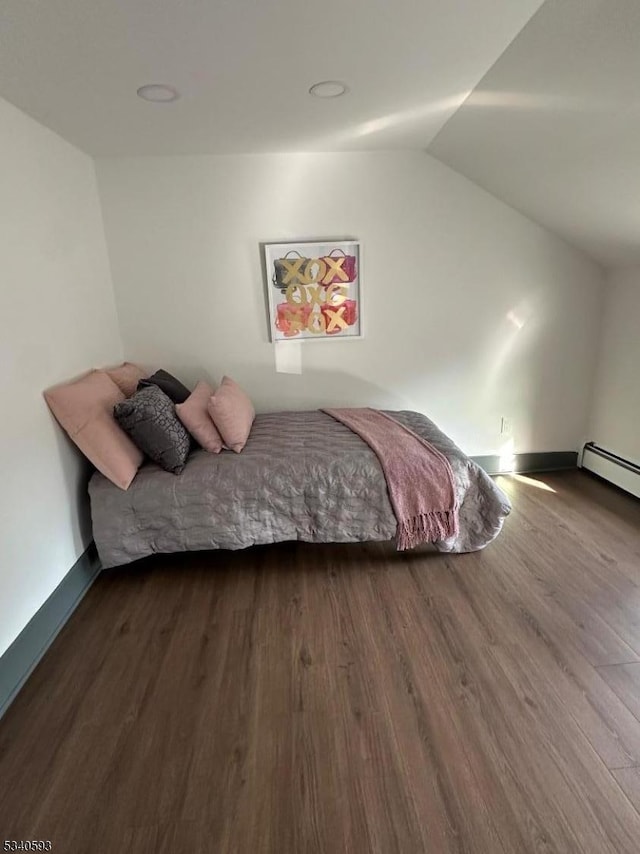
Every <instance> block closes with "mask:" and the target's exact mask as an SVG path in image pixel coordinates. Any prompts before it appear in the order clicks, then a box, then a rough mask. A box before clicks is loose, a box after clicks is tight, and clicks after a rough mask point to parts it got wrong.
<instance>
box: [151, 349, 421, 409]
mask: <svg viewBox="0 0 640 854" xmlns="http://www.w3.org/2000/svg"><path fill="white" fill-rule="evenodd" d="M285 346H286V345H285ZM303 346H304V345H303ZM321 346H322V345H321ZM327 346H330V345H327ZM174 369H175V373H176V375H177V376H178V377H180V379H184V381H185V382H186V383H187V385H189V386H190V387H191V388H193V386H194V385H195V383H196V382H197V381H198V380H200V379H206V380H208V381H209V382H210V383H211V384H212V385H214V386H215V385H216V384H217V383H218V382H219V381H220V380H221V379H222V375H221V374H220V375H218V374H212V373H211V366H210V365H208V366H203V365H202V366H198V367H195V368H194V366H193V365H190V366H189V367H187V366H177V365H176V366H174V368H172V366H171V365H169V366H168V367H167V370H169V371H172V372H173V370H174ZM229 375H230V376H232V377H233V379H234V380H236V382H238V383H239V384H240V385H241V386H242V387H243V388H244V389H245V390H246V392H247V394H248V395H249V397H251V400H252V401H253V404H254V406H255V408H256V411H257V412H275V411H278V410H283V409H284V410H287V409H288V410H296V409H317V408H319V407H323V406H374V407H378V408H381V409H384V408H387V409H411V408H412V407H411V406H410V401H409V400H408V398H406V397H403V396H401V395H399V394H397V393H396V392H395V391H391V390H390V389H388V388H386V389H385V388H382V386H379V385H376V384H375V383H371V382H369V381H367V380H364V379H362V378H360V377H358V376H355V375H354V374H350V373H347V372H346V371H319V370H316V369H314V368H307V367H305V369H304V373H302V374H289V373H278V372H277V371H276V370H275V369H274V366H273V363H271V364H269V365H267V364H257V363H248V362H235V363H234V365H233V367H232V368H231V369H230V370H229ZM274 401H277V403H274Z"/></svg>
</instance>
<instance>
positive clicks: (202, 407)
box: [176, 381, 222, 454]
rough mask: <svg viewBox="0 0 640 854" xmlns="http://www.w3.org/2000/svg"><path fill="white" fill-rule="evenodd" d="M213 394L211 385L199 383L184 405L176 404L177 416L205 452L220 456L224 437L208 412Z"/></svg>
mask: <svg viewBox="0 0 640 854" xmlns="http://www.w3.org/2000/svg"><path fill="white" fill-rule="evenodd" d="M213 393H214V391H213V389H212V388H211V386H210V385H209V383H205V382H202V381H201V382H199V383H198V384H197V385H196V387H195V388H194V390H193V391H192V392H191V394H190V395H189V397H188V398H187V399H186V400H185V402H184V403H178V404H176V415H177V416H178V418H179V419H180V421H182V423H183V424H184V426H185V427H186V428H187V430H188V431H189V433H191V435H192V436H193V438H194V439H195V440H196V442H198V444H199V445H201V446H202V447H203V448H204V449H205V451H209V453H211V454H219V453H220V451H221V450H222V437H221V436H220V433H218V431H217V429H216V425H215V424H214V423H213V421H212V420H211V417H210V415H209V412H208V410H207V404H208V403H209V398H210V397H211V395H212V394H213Z"/></svg>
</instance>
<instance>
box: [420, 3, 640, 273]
mask: <svg viewBox="0 0 640 854" xmlns="http://www.w3.org/2000/svg"><path fill="white" fill-rule="evenodd" d="M428 150H429V151H430V152H431V153H432V154H434V155H435V156H436V157H438V158H439V159H440V160H442V161H444V162H445V163H447V164H449V165H450V166H452V167H453V168H454V169H456V170H457V171H459V172H462V173H463V174H464V175H466V176H467V177H469V178H471V180H473V181H475V182H476V183H477V184H480V185H481V186H482V187H485V188H486V189H487V190H489V191H490V192H492V193H493V194H494V195H496V196H498V197H499V198H501V199H503V200H504V201H506V202H508V203H509V204H511V205H512V206H513V207H515V208H517V209H518V210H520V211H522V212H523V213H525V214H527V215H528V216H529V217H531V218H532V219H534V220H537V221H539V222H541V223H542V224H544V225H545V226H547V227H548V228H551V229H552V230H554V231H556V232H557V233H559V234H561V235H562V236H564V237H565V238H566V239H567V240H568V241H569V242H571V243H573V244H575V245H576V246H579V247H580V248H582V249H583V250H584V251H585V252H586V253H588V254H589V255H591V256H592V257H593V258H595V259H596V260H599V261H600V262H601V263H602V264H604V265H605V266H613V265H627V264H635V263H640V2H639V0H547V2H546V3H545V4H544V5H543V6H542V7H541V9H540V10H539V11H538V13H537V14H536V15H535V16H534V17H533V18H532V20H531V21H530V22H529V23H528V24H527V26H526V27H525V28H524V29H523V30H522V32H521V33H520V34H519V35H518V36H517V38H516V39H515V40H514V41H513V42H512V43H511V45H510V46H509V47H508V48H507V50H506V51H505V53H504V54H503V55H502V56H501V57H500V59H499V60H498V61H497V62H496V64H495V65H494V66H493V68H492V69H491V70H490V71H489V72H488V73H487V74H486V75H485V77H484V78H483V80H482V81H481V82H480V84H479V85H478V86H477V87H476V88H475V89H474V91H473V93H472V94H471V95H470V96H469V98H468V99H467V100H466V101H465V103H464V105H463V106H462V107H461V108H460V109H459V110H458V112H457V113H456V114H455V116H453V118H451V120H450V121H449V122H448V123H447V124H446V125H445V126H444V127H443V129H442V130H441V131H440V133H439V134H438V136H437V137H436V138H435V140H433V142H432V143H431V144H430V146H429V148H428Z"/></svg>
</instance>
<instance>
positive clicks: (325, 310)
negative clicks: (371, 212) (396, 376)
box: [264, 240, 362, 341]
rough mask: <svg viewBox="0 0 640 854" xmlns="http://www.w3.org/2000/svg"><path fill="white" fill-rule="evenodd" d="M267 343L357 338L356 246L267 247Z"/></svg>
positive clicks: (331, 243)
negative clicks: (269, 334)
mask: <svg viewBox="0 0 640 854" xmlns="http://www.w3.org/2000/svg"><path fill="white" fill-rule="evenodd" d="M264 252H265V261H266V270H267V289H268V294H269V328H270V331H271V340H272V341H301V340H302V341H304V340H313V341H319V340H326V341H335V340H338V339H344V338H361V337H362V302H361V290H362V282H361V278H360V244H359V243H358V242H357V241H355V240H326V241H322V242H318V243H267V244H265V247H264Z"/></svg>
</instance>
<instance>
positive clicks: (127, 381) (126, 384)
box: [102, 362, 148, 397]
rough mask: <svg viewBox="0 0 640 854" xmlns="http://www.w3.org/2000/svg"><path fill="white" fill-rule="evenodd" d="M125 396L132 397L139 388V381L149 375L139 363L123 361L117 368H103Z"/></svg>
mask: <svg viewBox="0 0 640 854" xmlns="http://www.w3.org/2000/svg"><path fill="white" fill-rule="evenodd" d="M102 370H103V371H104V372H105V374H108V375H109V376H110V377H111V379H112V380H113V382H114V383H115V384H116V385H117V386H118V388H119V389H120V391H121V392H122V393H123V395H124V396H125V397H132V396H133V395H134V394H135V393H136V391H137V390H138V382H139V381H140V380H142V379H144V378H145V377H146V376H148V373H147V371H144V370H143V369H142V368H141V367H140V366H139V365H134V364H133V362H123V363H122V364H121V365H118V367H117V368H103V369H102Z"/></svg>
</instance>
